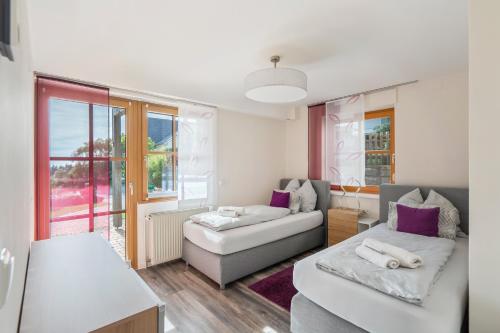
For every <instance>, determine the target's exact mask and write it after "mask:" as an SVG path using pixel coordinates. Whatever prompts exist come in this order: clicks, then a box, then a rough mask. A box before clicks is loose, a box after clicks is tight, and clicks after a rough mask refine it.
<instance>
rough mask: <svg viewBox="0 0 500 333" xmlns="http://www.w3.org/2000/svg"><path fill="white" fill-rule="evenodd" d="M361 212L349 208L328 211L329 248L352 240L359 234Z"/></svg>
mask: <svg viewBox="0 0 500 333" xmlns="http://www.w3.org/2000/svg"><path fill="white" fill-rule="evenodd" d="M358 216H359V212H358V211H357V210H354V209H347V208H331V209H329V210H328V246H331V245H334V244H337V243H340V242H342V241H343V240H346V239H347V238H351V237H352V236H354V235H356V234H357V233H358Z"/></svg>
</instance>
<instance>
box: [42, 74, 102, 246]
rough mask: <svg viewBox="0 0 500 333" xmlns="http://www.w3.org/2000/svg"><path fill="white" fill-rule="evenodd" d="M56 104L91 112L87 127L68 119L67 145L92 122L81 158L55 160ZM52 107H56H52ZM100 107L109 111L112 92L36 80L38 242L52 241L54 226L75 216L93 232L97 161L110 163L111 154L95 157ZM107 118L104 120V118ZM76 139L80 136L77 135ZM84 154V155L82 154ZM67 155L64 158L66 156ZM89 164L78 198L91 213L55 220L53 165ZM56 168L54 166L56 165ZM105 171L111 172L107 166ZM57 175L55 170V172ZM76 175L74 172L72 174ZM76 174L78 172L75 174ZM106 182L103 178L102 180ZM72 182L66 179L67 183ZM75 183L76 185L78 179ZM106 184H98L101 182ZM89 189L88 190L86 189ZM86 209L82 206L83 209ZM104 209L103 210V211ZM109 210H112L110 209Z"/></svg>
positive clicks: (72, 157)
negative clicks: (96, 118)
mask: <svg viewBox="0 0 500 333" xmlns="http://www.w3.org/2000/svg"><path fill="white" fill-rule="evenodd" d="M54 101H57V102H56V103H65V102H68V103H71V102H78V103H79V104H81V105H83V106H84V107H85V108H87V110H88V113H86V114H85V115H86V117H88V118H86V119H88V120H86V121H85V124H84V125H82V124H81V123H79V122H78V120H75V121H74V122H73V123H71V116H70V115H68V116H67V117H69V119H67V120H66V123H68V124H70V126H68V127H67V128H66V131H65V133H67V134H68V136H67V137H68V139H67V141H68V142H69V141H71V131H72V127H73V126H74V127H75V128H77V127H79V126H87V123H86V122H87V121H88V135H87V137H86V139H85V142H83V143H84V144H83V147H80V148H82V149H81V150H80V154H76V153H73V154H68V156H58V157H54V156H51V142H50V140H51V133H50V132H51V128H50V124H51V120H50V115H51V107H52V108H54ZM51 105H52V106H51ZM97 106H98V107H99V108H100V109H99V110H101V111H103V110H109V91H108V89H105V88H99V87H92V86H88V85H83V84H78V83H73V82H66V81H62V80H57V79H51V78H45V77H38V78H37V80H36V110H35V119H36V125H35V126H36V127H35V131H36V133H35V138H36V142H35V178H36V179H35V180H36V182H35V191H36V200H35V238H36V239H37V240H41V239H48V238H50V236H51V230H50V222H51V221H52V222H55V221H62V220H64V219H67V220H69V219H75V218H76V217H75V216H78V217H80V218H81V217H82V216H83V215H86V217H85V216H84V218H85V219H88V222H89V231H93V222H94V207H93V206H94V202H95V187H94V175H95V174H96V173H95V172H94V169H93V168H94V159H96V160H97V159H98V158H99V159H101V160H102V161H103V162H109V152H108V153H106V152H105V153H103V152H102V151H101V152H100V155H101V156H100V157H97V156H96V155H95V154H94V153H93V145H94V135H93V125H92V123H93V119H94V117H93V111H94V108H96V107H97ZM103 118H104V117H103ZM75 135H76V134H75ZM64 142H65V140H61V139H59V140H58V141H57V144H61V145H63V144H64ZM82 151H83V152H82ZM63 155H64V154H63ZM57 162H59V163H66V162H67V163H86V165H88V171H86V173H87V177H86V178H85V177H82V178H85V179H84V180H81V179H80V183H81V186H80V190H81V191H78V195H79V196H80V198H83V199H80V200H84V201H85V200H87V203H86V204H88V209H85V210H84V214H80V215H78V214H76V213H74V214H73V215H71V214H66V215H65V216H59V217H54V216H52V215H53V214H52V208H53V207H51V206H54V200H52V199H53V198H51V194H52V193H51V163H53V164H57ZM53 164H52V165H53ZM108 164H109V163H103V164H102V166H105V165H108ZM105 168H108V167H106V166H105ZM52 171H54V170H52ZM71 171H72V172H73V171H74V170H71ZM108 173H109V172H108V171H106V170H102V171H101V175H106V177H107V174H108ZM73 174H74V172H73ZM96 178H98V179H99V178H100V177H99V176H98V177H96ZM101 178H102V176H101ZM67 180H68V178H66V179H65V181H67ZM71 180H72V181H74V182H76V181H75V180H74V179H71ZM99 181H101V182H102V180H97V182H99ZM83 187H85V188H83ZM107 188H108V191H109V180H108V186H107ZM108 193H109V192H108ZM81 206H82V205H81ZM101 208H102V207H101ZM108 210H109V209H108Z"/></svg>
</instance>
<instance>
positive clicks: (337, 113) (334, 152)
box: [325, 95, 365, 186]
mask: <svg viewBox="0 0 500 333" xmlns="http://www.w3.org/2000/svg"><path fill="white" fill-rule="evenodd" d="M364 113H365V103H364V95H356V96H352V97H348V98H344V99H341V100H336V101H333V102H329V103H327V104H326V138H325V141H326V145H325V147H326V152H325V163H326V170H325V172H326V179H327V180H329V181H330V182H331V183H332V184H335V185H344V186H365V137H364V133H365V131H364Z"/></svg>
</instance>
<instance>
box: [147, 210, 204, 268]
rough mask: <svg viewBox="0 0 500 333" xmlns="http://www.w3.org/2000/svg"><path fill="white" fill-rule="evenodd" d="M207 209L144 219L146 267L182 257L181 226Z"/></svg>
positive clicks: (152, 215) (171, 212) (164, 214)
mask: <svg viewBox="0 0 500 333" xmlns="http://www.w3.org/2000/svg"><path fill="white" fill-rule="evenodd" d="M207 211H208V207H203V208H196V209H185V210H173V211H167V212H161V213H152V214H150V215H148V217H147V218H146V266H152V265H158V264H161V263H163V262H167V261H170V260H174V259H179V258H181V257H182V240H183V238H184V235H183V232H182V225H183V224H184V222H185V221H187V220H188V219H189V217H190V216H191V215H194V214H199V213H202V212H207Z"/></svg>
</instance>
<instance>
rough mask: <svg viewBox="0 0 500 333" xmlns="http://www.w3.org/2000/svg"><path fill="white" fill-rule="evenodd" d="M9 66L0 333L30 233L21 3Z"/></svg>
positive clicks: (0, 197)
mask: <svg viewBox="0 0 500 333" xmlns="http://www.w3.org/2000/svg"><path fill="white" fill-rule="evenodd" d="M19 24H20V29H21V43H20V44H18V45H17V46H16V47H15V49H14V56H15V62H9V61H8V60H7V59H6V58H1V59H0V119H1V120H0V152H1V154H2V158H1V162H0V184H1V186H0V212H1V217H0V249H1V248H3V247H6V248H8V249H9V250H10V251H11V253H12V254H13V255H14V256H15V272H14V281H13V286H12V289H11V293H10V295H9V298H8V299H7V303H6V304H5V306H4V307H3V308H2V309H0V332H5V333H10V332H16V330H17V323H18V320H19V314H20V309H21V300H22V294H23V288H24V277H25V274H26V263H27V257H28V250H29V244H30V240H31V235H32V233H33V209H34V208H33V184H34V179H33V178H34V177H33V173H34V171H33V135H34V131H33V114H34V111H33V93H34V92H33V77H32V73H31V59H30V53H29V41H28V29H27V23H26V10H25V3H24V1H19Z"/></svg>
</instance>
